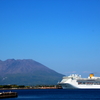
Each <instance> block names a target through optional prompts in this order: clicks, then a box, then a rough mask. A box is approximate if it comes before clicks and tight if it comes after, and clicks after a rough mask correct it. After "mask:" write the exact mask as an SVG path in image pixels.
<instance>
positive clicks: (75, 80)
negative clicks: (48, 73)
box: [58, 74, 100, 89]
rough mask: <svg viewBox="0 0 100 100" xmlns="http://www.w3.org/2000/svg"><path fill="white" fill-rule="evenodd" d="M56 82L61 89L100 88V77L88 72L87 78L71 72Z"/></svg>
mask: <svg viewBox="0 0 100 100" xmlns="http://www.w3.org/2000/svg"><path fill="white" fill-rule="evenodd" d="M58 84H59V85H61V86H62V88H63V89H100V77H95V76H94V74H90V75H89V77H88V78H82V77H81V75H77V74H72V75H70V76H65V77H63V79H62V81H61V82H58Z"/></svg>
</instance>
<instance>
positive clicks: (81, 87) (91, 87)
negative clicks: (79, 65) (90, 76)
mask: <svg viewBox="0 0 100 100" xmlns="http://www.w3.org/2000/svg"><path fill="white" fill-rule="evenodd" d="M60 85H61V86H62V88H63V89H100V86H94V85H91V86H89V85H81V86H75V85H72V84H69V83H66V84H60Z"/></svg>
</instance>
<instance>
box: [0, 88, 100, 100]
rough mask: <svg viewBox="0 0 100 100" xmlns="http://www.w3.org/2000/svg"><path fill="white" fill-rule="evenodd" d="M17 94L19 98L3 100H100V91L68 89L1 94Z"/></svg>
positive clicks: (29, 90)
mask: <svg viewBox="0 0 100 100" xmlns="http://www.w3.org/2000/svg"><path fill="white" fill-rule="evenodd" d="M3 91H4V92H9V91H12V92H17V93H18V97H17V98H6V99H3V100H100V90H99V89H97V90H96V89H94V90H92V89H90V90H86V89H84V90H76V89H73V90H67V89H23V90H0V92H3Z"/></svg>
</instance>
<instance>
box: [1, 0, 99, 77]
mask: <svg viewBox="0 0 100 100" xmlns="http://www.w3.org/2000/svg"><path fill="white" fill-rule="evenodd" d="M0 47H1V48H0V59H1V60H6V59H12V58H14V59H33V60H36V61H38V62H40V63H42V64H44V65H46V66H47V67H49V68H51V69H53V70H55V71H57V72H59V73H62V74H65V75H69V74H71V73H77V74H82V75H83V76H85V75H88V74H89V73H91V72H93V73H96V74H97V75H100V0H0Z"/></svg>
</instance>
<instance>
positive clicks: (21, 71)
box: [0, 59, 63, 85]
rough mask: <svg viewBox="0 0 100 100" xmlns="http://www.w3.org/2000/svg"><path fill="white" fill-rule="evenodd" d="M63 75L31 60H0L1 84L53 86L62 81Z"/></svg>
mask: <svg viewBox="0 0 100 100" xmlns="http://www.w3.org/2000/svg"><path fill="white" fill-rule="evenodd" d="M62 76H63V75H62V74H59V73H57V72H55V71H54V70H52V69H49V68H48V67H46V66H44V65H42V64H40V63H39V62H36V61H34V60H31V59H23V60H20V59H19V60H15V59H8V60H6V61H1V60H0V84H3V85H4V84H18V85H40V84H41V85H51V84H57V82H58V81H60V80H61V78H62Z"/></svg>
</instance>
